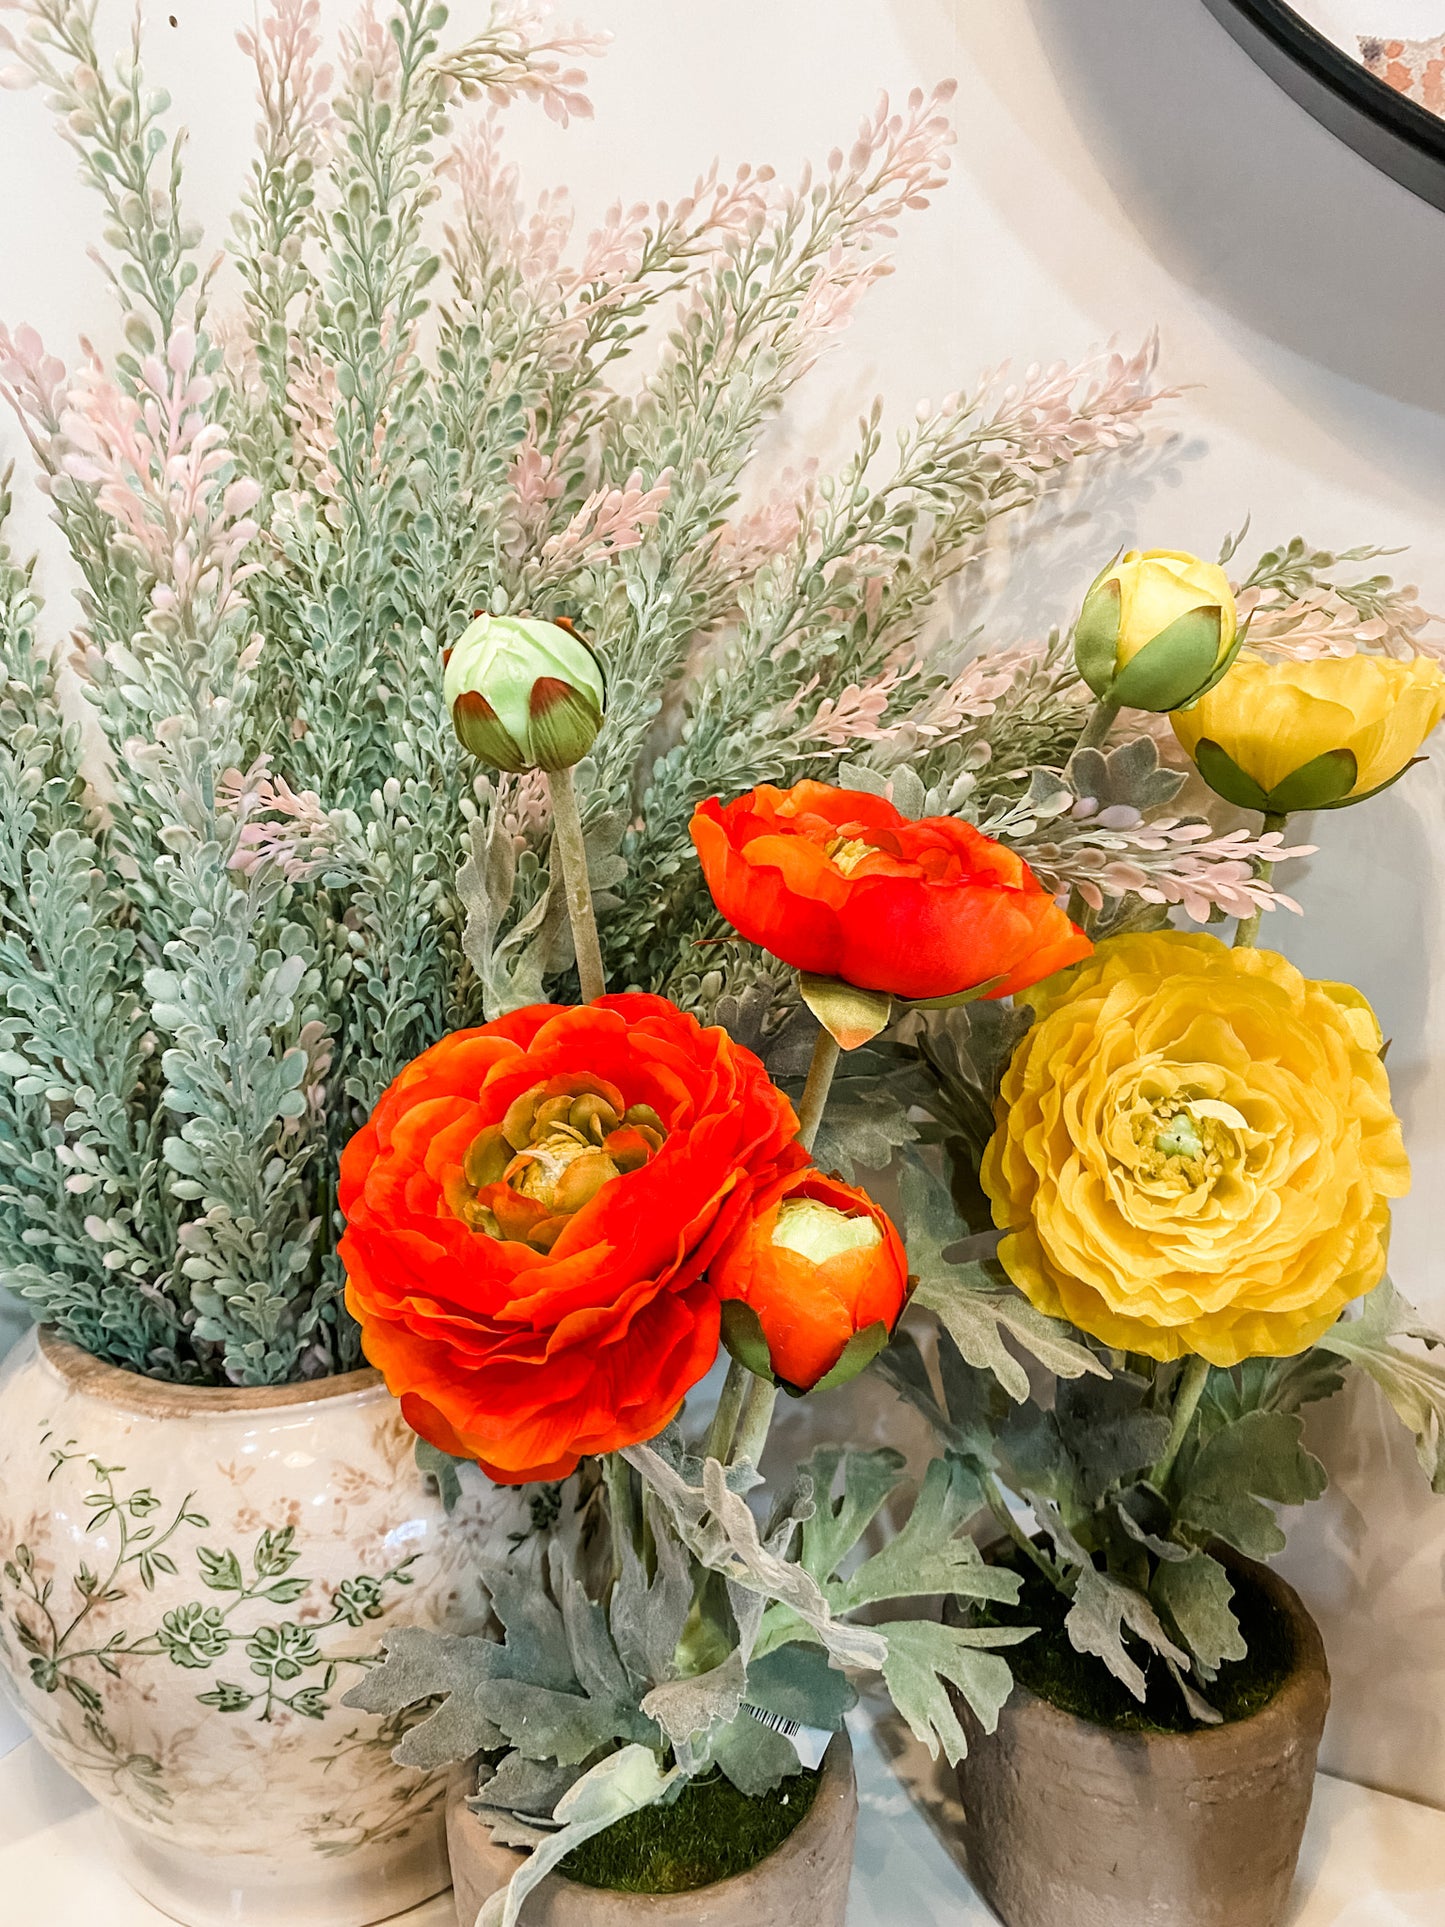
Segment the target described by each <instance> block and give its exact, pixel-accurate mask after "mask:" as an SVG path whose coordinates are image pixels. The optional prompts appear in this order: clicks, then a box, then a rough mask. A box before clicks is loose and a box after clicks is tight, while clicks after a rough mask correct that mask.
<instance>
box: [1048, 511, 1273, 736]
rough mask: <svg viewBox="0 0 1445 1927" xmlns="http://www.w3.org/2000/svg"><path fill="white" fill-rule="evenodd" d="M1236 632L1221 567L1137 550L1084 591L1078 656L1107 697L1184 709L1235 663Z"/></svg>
mask: <svg viewBox="0 0 1445 1927" xmlns="http://www.w3.org/2000/svg"><path fill="white" fill-rule="evenodd" d="M1238 632H1239V622H1238V613H1237V611H1236V609H1235V606H1234V595H1233V592H1232V591H1231V589H1230V586H1229V577H1228V576H1227V575H1226V574H1225V573H1224V571H1223V569H1221V568H1220V567H1219V566H1218V564H1216V563H1213V562H1201V561H1200V559H1199V557H1198V556H1197V555H1186V554H1182V553H1178V552H1176V551H1173V550H1169V549H1148V550H1146V551H1144V552H1143V553H1142V554H1141V553H1140V551H1139V550H1138V549H1131V550H1130V551H1129V553H1128V554H1127V555H1125V556H1123V557H1121V559H1120V560H1119V561H1118V562H1115V563H1112V564H1111V565H1110V566H1109V567H1108V568H1107V569H1105V570H1104V572H1103V574H1102V575H1100V576H1099V577H1097V578H1096V580H1095V581H1094V583H1093V586H1092V587H1091V588H1090V590H1089V593H1088V594H1087V595H1086V596H1085V598H1084V606H1083V608H1082V610H1081V611H1080V613H1079V620H1078V623H1077V625H1076V626H1075V629H1074V660H1075V661H1076V662H1077V664H1078V666H1079V674H1080V675H1081V676H1082V677H1083V679H1084V681H1085V682H1086V683H1087V684H1088V685H1089V687H1090V689H1092V690H1093V692H1094V694H1095V695H1096V696H1098V697H1099V698H1100V700H1101V701H1107V702H1112V703H1117V704H1119V705H1120V706H1122V707H1123V708H1125V709H1150V710H1155V711H1164V710H1172V709H1179V708H1181V707H1182V706H1183V705H1184V704H1186V703H1192V702H1197V701H1198V699H1199V697H1200V696H1202V695H1203V694H1204V692H1205V691H1206V690H1207V689H1211V688H1213V686H1214V684H1215V683H1216V682H1218V680H1219V678H1220V677H1221V676H1222V675H1223V674H1224V672H1225V670H1226V669H1227V668H1228V667H1229V665H1230V663H1231V662H1232V661H1233V660H1234V656H1235V652H1236V650H1237V649H1238V646H1239V639H1238Z"/></svg>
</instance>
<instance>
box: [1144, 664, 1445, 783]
mask: <svg viewBox="0 0 1445 1927" xmlns="http://www.w3.org/2000/svg"><path fill="white" fill-rule="evenodd" d="M1442 713H1445V672H1442V670H1441V667H1440V665H1439V663H1438V662H1434V661H1432V660H1431V659H1430V658H1429V657H1427V656H1417V657H1415V658H1413V659H1412V660H1411V661H1408V662H1396V661H1394V660H1393V659H1392V658H1390V657H1388V656H1332V657H1322V658H1321V659H1319V660H1318V661H1315V662H1269V661H1266V660H1265V658H1264V657H1262V656H1257V655H1254V654H1253V653H1251V652H1250V651H1249V650H1247V649H1246V650H1245V651H1243V653H1242V654H1241V655H1240V656H1239V657H1237V659H1236V660H1235V663H1234V666H1233V667H1232V668H1231V669H1230V670H1229V672H1228V674H1227V675H1226V676H1225V677H1224V679H1223V680H1222V681H1221V682H1220V683H1219V684H1218V685H1217V686H1216V687H1215V688H1213V689H1211V690H1210V691H1209V693H1208V695H1206V696H1202V697H1201V698H1200V699H1199V701H1198V702H1197V703H1196V704H1195V705H1194V707H1193V708H1192V709H1186V710H1182V711H1180V712H1179V713H1177V714H1176V715H1173V716H1171V717H1170V719H1169V720H1170V722H1171V724H1172V725H1173V728H1174V734H1175V735H1176V736H1177V737H1178V738H1179V741H1180V742H1181V743H1182V744H1183V746H1184V748H1185V749H1186V750H1187V751H1188V752H1189V755H1190V756H1191V757H1192V758H1193V759H1194V761H1195V763H1196V764H1197V765H1198V768H1199V773H1200V775H1201V776H1203V778H1204V779H1205V781H1206V782H1207V783H1209V784H1210V785H1211V786H1212V787H1213V788H1214V789H1216V790H1218V791H1219V793H1220V795H1221V796H1224V797H1227V798H1228V799H1229V801H1230V802H1231V803H1238V804H1240V805H1241V807H1243V808H1245V809H1256V810H1271V811H1274V812H1276V813H1279V814H1287V813H1288V812H1289V811H1291V810H1309V809H1322V808H1330V807H1333V806H1334V805H1336V804H1339V803H1347V802H1350V801H1352V800H1353V799H1354V798H1356V797H1362V796H1367V795H1369V794H1370V792H1371V791H1372V790H1377V789H1379V788H1380V786H1381V785H1382V784H1384V783H1389V782H1391V781H1393V779H1394V778H1395V777H1397V776H1398V775H1399V774H1400V772H1401V771H1402V770H1403V769H1405V768H1406V766H1407V765H1408V763H1409V761H1410V758H1411V757H1412V756H1413V755H1414V754H1415V752H1416V750H1417V749H1419V747H1420V745H1421V744H1422V743H1423V742H1424V740H1425V738H1426V737H1427V736H1428V735H1429V734H1430V732H1431V730H1432V729H1433V728H1434V727H1435V725H1436V724H1437V723H1438V722H1439V720H1440V717H1441V715H1442Z"/></svg>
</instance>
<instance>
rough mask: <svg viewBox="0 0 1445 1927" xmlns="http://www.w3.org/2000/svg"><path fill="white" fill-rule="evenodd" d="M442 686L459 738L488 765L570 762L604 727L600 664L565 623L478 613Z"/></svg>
mask: <svg viewBox="0 0 1445 1927" xmlns="http://www.w3.org/2000/svg"><path fill="white" fill-rule="evenodd" d="M442 689H443V693H444V694H445V696H446V700H447V707H448V708H449V709H450V710H451V713H452V723H453V725H454V726H455V728H456V732H457V735H458V736H459V737H460V738H461V742H462V746H463V747H464V748H465V749H469V750H470V751H471V753H472V755H473V756H475V757H476V758H477V759H478V761H479V762H483V763H486V764H487V765H489V767H490V768H492V769H498V770H509V771H511V772H513V773H516V772H519V771H521V770H528V769H548V770H551V769H569V768H570V767H571V766H572V764H573V763H577V762H580V761H581V759H582V758H583V757H584V756H585V755H586V754H587V752H588V750H589V749H591V747H592V745H593V743H594V742H595V740H596V737H597V732H598V730H599V729H600V728H601V727H602V712H603V708H604V704H605V694H606V692H605V688H604V684H603V680H602V669H601V666H600V664H599V663H598V661H597V658H596V657H595V656H594V655H593V653H592V651H591V650H590V649H589V648H588V647H587V644H586V643H585V642H583V640H582V638H581V637H580V636H578V635H576V634H574V632H573V630H572V626H571V624H570V623H565V624H564V623H557V622H538V621H535V620H534V619H533V618H531V617H529V616H489V615H480V616H478V617H477V619H476V621H475V622H473V623H472V625H471V626H470V628H468V629H467V630H466V631H465V632H464V633H463V635H462V637H461V639H460V641H458V643H457V644H456V646H455V648H453V649H452V650H450V651H449V653H448V655H447V659H446V675H445V677H444V679H443V683H442Z"/></svg>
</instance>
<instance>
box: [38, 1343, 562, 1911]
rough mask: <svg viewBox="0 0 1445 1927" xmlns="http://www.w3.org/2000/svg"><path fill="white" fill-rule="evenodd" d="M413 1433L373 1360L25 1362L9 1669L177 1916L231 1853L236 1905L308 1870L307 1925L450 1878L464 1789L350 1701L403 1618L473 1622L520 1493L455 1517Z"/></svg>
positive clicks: (472, 1494)
mask: <svg viewBox="0 0 1445 1927" xmlns="http://www.w3.org/2000/svg"><path fill="white" fill-rule="evenodd" d="M413 1443H414V1442H413V1439H412V1435H411V1433H410V1432H409V1430H408V1428H407V1427H406V1425H405V1424H404V1422H403V1421H402V1419H401V1416H400V1413H399V1411H398V1409H397V1407H396V1405H395V1404H394V1402H393V1401H392V1400H391V1399H390V1398H389V1397H388V1396H387V1394H386V1392H385V1390H384V1388H383V1387H382V1386H381V1384H380V1382H379V1380H378V1379H377V1378H376V1376H375V1375H374V1374H372V1373H356V1374H351V1375H349V1377H348V1378H346V1379H340V1380H331V1381H325V1382H323V1383H321V1384H319V1385H314V1386H297V1387H286V1388H281V1389H280V1390H275V1391H271V1390H264V1391H258V1392H248V1391H245V1390H240V1389H238V1390H236V1391H233V1392H219V1393H218V1392H206V1391H196V1390H190V1389H188V1388H183V1387H175V1386H163V1385H157V1384H153V1383H152V1382H151V1381H149V1380H144V1379H138V1378H136V1377H135V1376H134V1375H132V1374H129V1373H124V1372H119V1371H116V1370H114V1369H113V1368H111V1367H109V1366H104V1365H100V1364H98V1363H97V1362H96V1361H95V1360H92V1359H89V1358H86V1357H85V1356H84V1355H83V1354H81V1353H78V1352H75V1351H73V1350H72V1348H70V1347H68V1346H65V1345H62V1344H60V1343H58V1342H55V1341H53V1340H50V1339H48V1338H41V1339H39V1340H38V1341H37V1340H36V1339H29V1340H27V1341H25V1343H24V1344H22V1345H21V1346H20V1347H19V1348H18V1349H17V1352H16V1354H15V1355H14V1356H13V1357H12V1358H11V1360H9V1361H7V1363H6V1366H5V1370H4V1373H3V1376H0V1666H3V1670H4V1671H5V1672H7V1673H8V1674H9V1676H10V1678H11V1681H12V1683H13V1685H14V1688H15V1691H16V1694H17V1697H18V1699H19V1702H20V1705H21V1709H22V1711H23V1713H24V1714H25V1716H26V1718H27V1719H28V1720H29V1722H30V1724H31V1726H32V1728H33V1729H34V1731H35V1733H36V1735H37V1737H38V1738H39V1739H40V1740H41V1743H42V1744H43V1745H44V1746H45V1747H46V1749H47V1750H48V1751H49V1752H50V1753H52V1754H53V1755H54V1757H55V1758H56V1759H57V1760H58V1761H59V1762H60V1764H61V1765H62V1766H64V1767H65V1768H66V1769H67V1770H68V1771H69V1772H71V1773H72V1774H74V1776H75V1777H76V1778H77V1779H78V1780H80V1781H81V1783H82V1784H83V1785H84V1786H85V1787H86V1788H87V1789H88V1790H89V1791H90V1792H91V1793H92V1794H93V1795H94V1796H95V1798H96V1799H97V1800H98V1801H99V1802H100V1803H101V1804H102V1806H104V1807H105V1808H107V1809H108V1811H109V1813H110V1816H111V1818H112V1820H113V1821H114V1822H115V1823H116V1825H117V1826H118V1828H119V1830H120V1835H121V1846H122V1852H121V1860H122V1865H123V1867H124V1868H125V1870H126V1871H127V1872H128V1873H129V1874H130V1876H131V1877H132V1878H133V1879H135V1880H136V1881H137V1884H139V1885H141V1886H142V1888H143V1890H145V1891H147V1892H148V1893H149V1895H150V1897H151V1898H153V1899H157V1900H159V1901H160V1902H161V1904H163V1905H165V1906H166V1907H167V1909H168V1911H172V1912H174V1913H176V1914H177V1915H178V1916H180V1917H183V1918H184V1917H189V1916H194V1918H196V1919H198V1920H202V1921H203V1920H205V1919H207V1918H208V1917H209V1916H208V1915H207V1913H206V1911H205V1907H204V1906H199V1905H198V1904H197V1903H196V1902H195V1901H193V1900H188V1899H187V1897H186V1892H187V1891H189V1890H190V1889H191V1888H192V1887H193V1886H194V1885H195V1883H196V1881H197V1880H198V1879H199V1878H200V1877H201V1872H200V1863H202V1862H215V1861H216V1860H217V1859H218V1858H219V1859H221V1860H224V1861H225V1863H226V1867H227V1870H228V1871H227V1875H226V1878H227V1879H228V1881H229V1882H230V1888H229V1890H228V1892H229V1895H230V1897H229V1898H227V1899H226V1900H225V1902H224V1906H225V1907H227V1908H230V1909H231V1911H229V1912H224V1913H222V1912H219V1911H218V1913H217V1915H216V1917H217V1918H225V1919H228V1920H230V1919H239V1920H247V1919H252V1918H254V1919H256V1920H258V1921H259V1920H264V1919H266V1918H267V1914H266V1911H265V1908H266V1907H267V1906H268V1905H271V1904H272V1901H270V1900H262V1899H260V1898H257V1899H256V1900H255V1901H254V1902H248V1901H247V1899H246V1895H247V1894H248V1893H250V1892H252V1891H253V1890H254V1892H255V1893H256V1894H257V1895H258V1896H259V1895H262V1894H268V1895H270V1894H273V1893H274V1890H275V1885H276V1880H277V1878H278V1874H279V1870H282V1869H284V1868H286V1867H288V1866H289V1867H290V1868H291V1869H292V1870H293V1873H294V1875H295V1878H294V1879H293V1880H292V1882H291V1887H292V1888H293V1889H294V1890H295V1891H296V1892H297V1893H298V1894H299V1893H300V1892H301V1891H302V1890H303V1889H305V1890H308V1891H309V1890H310V1889H313V1888H314V1889H315V1890H316V1892H317V1893H318V1895H319V1896H320V1898H318V1900H317V1901H316V1904H315V1909H314V1910H313V1911H305V1908H304V1907H303V1910H302V1911H301V1912H300V1914H299V1915H298V1918H302V1919H306V1920H308V1921H309V1920H311V1919H313V1918H314V1919H315V1920H316V1921H318V1922H321V1921H327V1922H331V1921H335V1922H337V1923H348V1922H350V1923H359V1922H361V1921H363V1920H369V1919H375V1918H380V1917H382V1916H383V1914H384V1913H385V1912H396V1911H399V1909H400V1908H401V1907H403V1906H408V1905H411V1904H412V1903H413V1901H414V1900H417V1899H420V1898H423V1897H424V1893H423V1891H422V1890H423V1889H425V1890H429V1891H437V1890H439V1889H440V1888H441V1887H442V1886H444V1885H445V1884H446V1872H445V1861H444V1858H442V1856H441V1855H440V1852H439V1848H438V1843H439V1841H440V1838H441V1828H442V1824H443V1814H442V1803H443V1801H444V1797H445V1784H444V1782H443V1781H442V1780H440V1779H427V1778H426V1777H424V1776H422V1775H421V1774H418V1773H416V1772H415V1771H413V1770H411V1769H408V1768H405V1767H400V1766H397V1765H396V1764H395V1763H394V1762H393V1761H392V1759H391V1757H390V1754H391V1748H392V1747H393V1746H394V1745H395V1743H396V1741H397V1739H398V1738H399V1737H400V1735H399V1733H398V1732H397V1731H394V1730H391V1724H390V1723H386V1722H382V1721H380V1720H377V1719H375V1718H373V1717H371V1716H369V1715H366V1714H363V1713H358V1712H356V1711H354V1710H352V1709H351V1708H348V1707H346V1706H344V1705H343V1704H342V1703H341V1702H342V1696H343V1694H344V1693H345V1692H346V1690H347V1688H348V1687H349V1686H350V1685H352V1684H354V1683H355V1681H356V1680H357V1679H359V1678H360V1677H361V1675H362V1673H363V1672H364V1670H365V1669H366V1668H367V1667H368V1666H369V1665H371V1664H372V1663H374V1660H375V1657H376V1654H377V1650H378V1647H379V1645H380V1642H381V1639H382V1637H383V1635H384V1634H385V1632H386V1631H387V1630H388V1628H389V1627H391V1626H393V1625H397V1624H408V1625H425V1626H432V1627H441V1628H455V1629H457V1630H464V1629H465V1628H466V1627H467V1626H469V1625H471V1624H473V1623H475V1622H476V1620H477V1618H478V1615H479V1613H480V1611H481V1607H482V1601H481V1599H480V1596H479V1595H478V1592H477V1590H476V1580H475V1577H474V1574H475V1571H476V1568H477V1565H478V1563H485V1562H486V1560H487V1557H488V1552H489V1549H490V1553H491V1556H492V1557H493V1558H495V1557H497V1556H498V1555H499V1554H500V1553H501V1551H502V1548H503V1547H504V1545H505V1543H506V1538H507V1535H508V1533H509V1532H510V1531H511V1529H513V1528H515V1527H516V1526H517V1525H518V1524H519V1523H520V1524H521V1525H522V1526H523V1528H525V1525H526V1518H527V1502H526V1497H525V1495H519V1494H516V1493H508V1492H501V1491H495V1490H493V1489H491V1488H485V1487H483V1486H482V1485H481V1484H480V1482H477V1483H475V1484H474V1483H472V1482H469V1484H468V1487H467V1495H466V1497H464V1500H463V1502H462V1505H461V1506H460V1507H459V1508H458V1510H457V1511H456V1512H455V1513H454V1514H453V1516H452V1518H451V1519H450V1520H449V1519H447V1517H446V1516H445V1515H444V1513H443V1510H442V1507H441V1504H440V1501H439V1499H438V1498H436V1497H435V1496H434V1495H433V1494H431V1493H430V1492H429V1491H428V1490H427V1489H426V1482H425V1481H424V1480H423V1479H422V1477H421V1475H420V1474H419V1473H418V1472H417V1470H416V1467H415V1463H414V1460H413V1457H412V1450H413ZM129 1849H135V1850H137V1851H139V1852H140V1858H141V1860H143V1861H144V1865H143V1866H141V1865H139V1864H138V1863H137V1857H136V1852H135V1851H128V1850H129ZM351 1862H355V1863H357V1864H356V1866H355V1867H354V1868H349V1867H348V1863H351ZM301 1863H312V1864H309V1865H308V1866H307V1867H306V1871H305V1874H304V1877H303V1876H302V1874H301V1871H300V1864H301ZM383 1864H384V1865H385V1866H389V1867H392V1868H394V1869H397V1870H398V1871H397V1874H396V1878H395V1879H394V1880H393V1881H392V1884H391V1886H390V1887H388V1888H387V1891H386V1893H385V1894H382V1893H381V1892H380V1889H381V1888H382V1887H383V1886H385V1885H386V1879H385V1876H384V1875H381V1874H379V1873H378V1867H379V1866H381V1865H383ZM170 1867H175V1868H177V1869H178V1870H179V1879H178V1887H171V1886H168V1885H167V1874H166V1869H167V1868H170ZM328 1867H329V1868H332V1869H340V1868H342V1867H348V1871H347V1872H346V1874H345V1876H344V1877H343V1876H342V1875H341V1874H340V1873H336V1874H335V1875H334V1876H333V1878H332V1879H331V1881H329V1882H328V1879H327V1878H326V1869H327V1868H328ZM404 1867H406V1868H410V1870H411V1871H410V1872H409V1873H403V1872H402V1871H401V1869H403V1868H404ZM252 1874H254V1876H255V1878H254V1879H253V1878H252V1877H251V1875H252ZM328 1888H333V1889H334V1890H335V1893H336V1895H337V1896H338V1897H337V1899H336V1910H335V1911H332V1912H328V1911H326V1909H327V1907H328V1906H330V1905H331V1902H330V1901H328V1900H327V1899H326V1898H325V1895H326V1893H327V1891H328ZM403 1889H404V1890H403ZM182 1890H184V1891H182ZM237 1894H239V1895H240V1896H241V1898H240V1900H239V1901H238V1900H236V1898H235V1896H236V1895H237ZM343 1894H344V1895H347V1896H350V1897H349V1898H345V1897H341V1896H342V1895H343ZM221 1904H222V1903H220V1902H218V1908H219V1907H220V1906H221ZM248 1906H249V1907H250V1908H251V1911H249V1912H248V1911H247V1907H248ZM373 1906H374V1907H375V1909H376V1911H374V1912H373V1911H369V1909H371V1908H372V1907H373ZM237 1907H239V1908H240V1911H236V1908H237Z"/></svg>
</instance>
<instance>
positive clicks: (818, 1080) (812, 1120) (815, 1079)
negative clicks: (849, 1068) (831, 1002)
mask: <svg viewBox="0 0 1445 1927" xmlns="http://www.w3.org/2000/svg"><path fill="white" fill-rule="evenodd" d="M841 1055H842V1052H841V1050H840V1049H839V1045H838V1040H837V1038H836V1037H835V1036H834V1035H833V1033H832V1031H830V1030H826V1029H824V1027H823V1026H822V1025H821V1024H820V1025H819V1027H818V1039H817V1042H816V1043H815V1044H814V1045H813V1061H812V1063H811V1064H809V1066H808V1081H807V1083H806V1084H805V1085H804V1086H803V1097H802V1102H801V1103H800V1104H799V1105H798V1142H799V1144H801V1145H802V1147H803V1149H804V1150H805V1151H811V1150H812V1148H813V1141H814V1139H815V1138H816V1137H817V1135H818V1126H819V1125H820V1124H821V1123H822V1122H823V1107H824V1106H825V1105H826V1104H827V1102H828V1092H829V1091H830V1089H831V1088H832V1084H833V1073H834V1071H835V1070H837V1068H838V1059H839V1057H840V1056H841Z"/></svg>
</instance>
